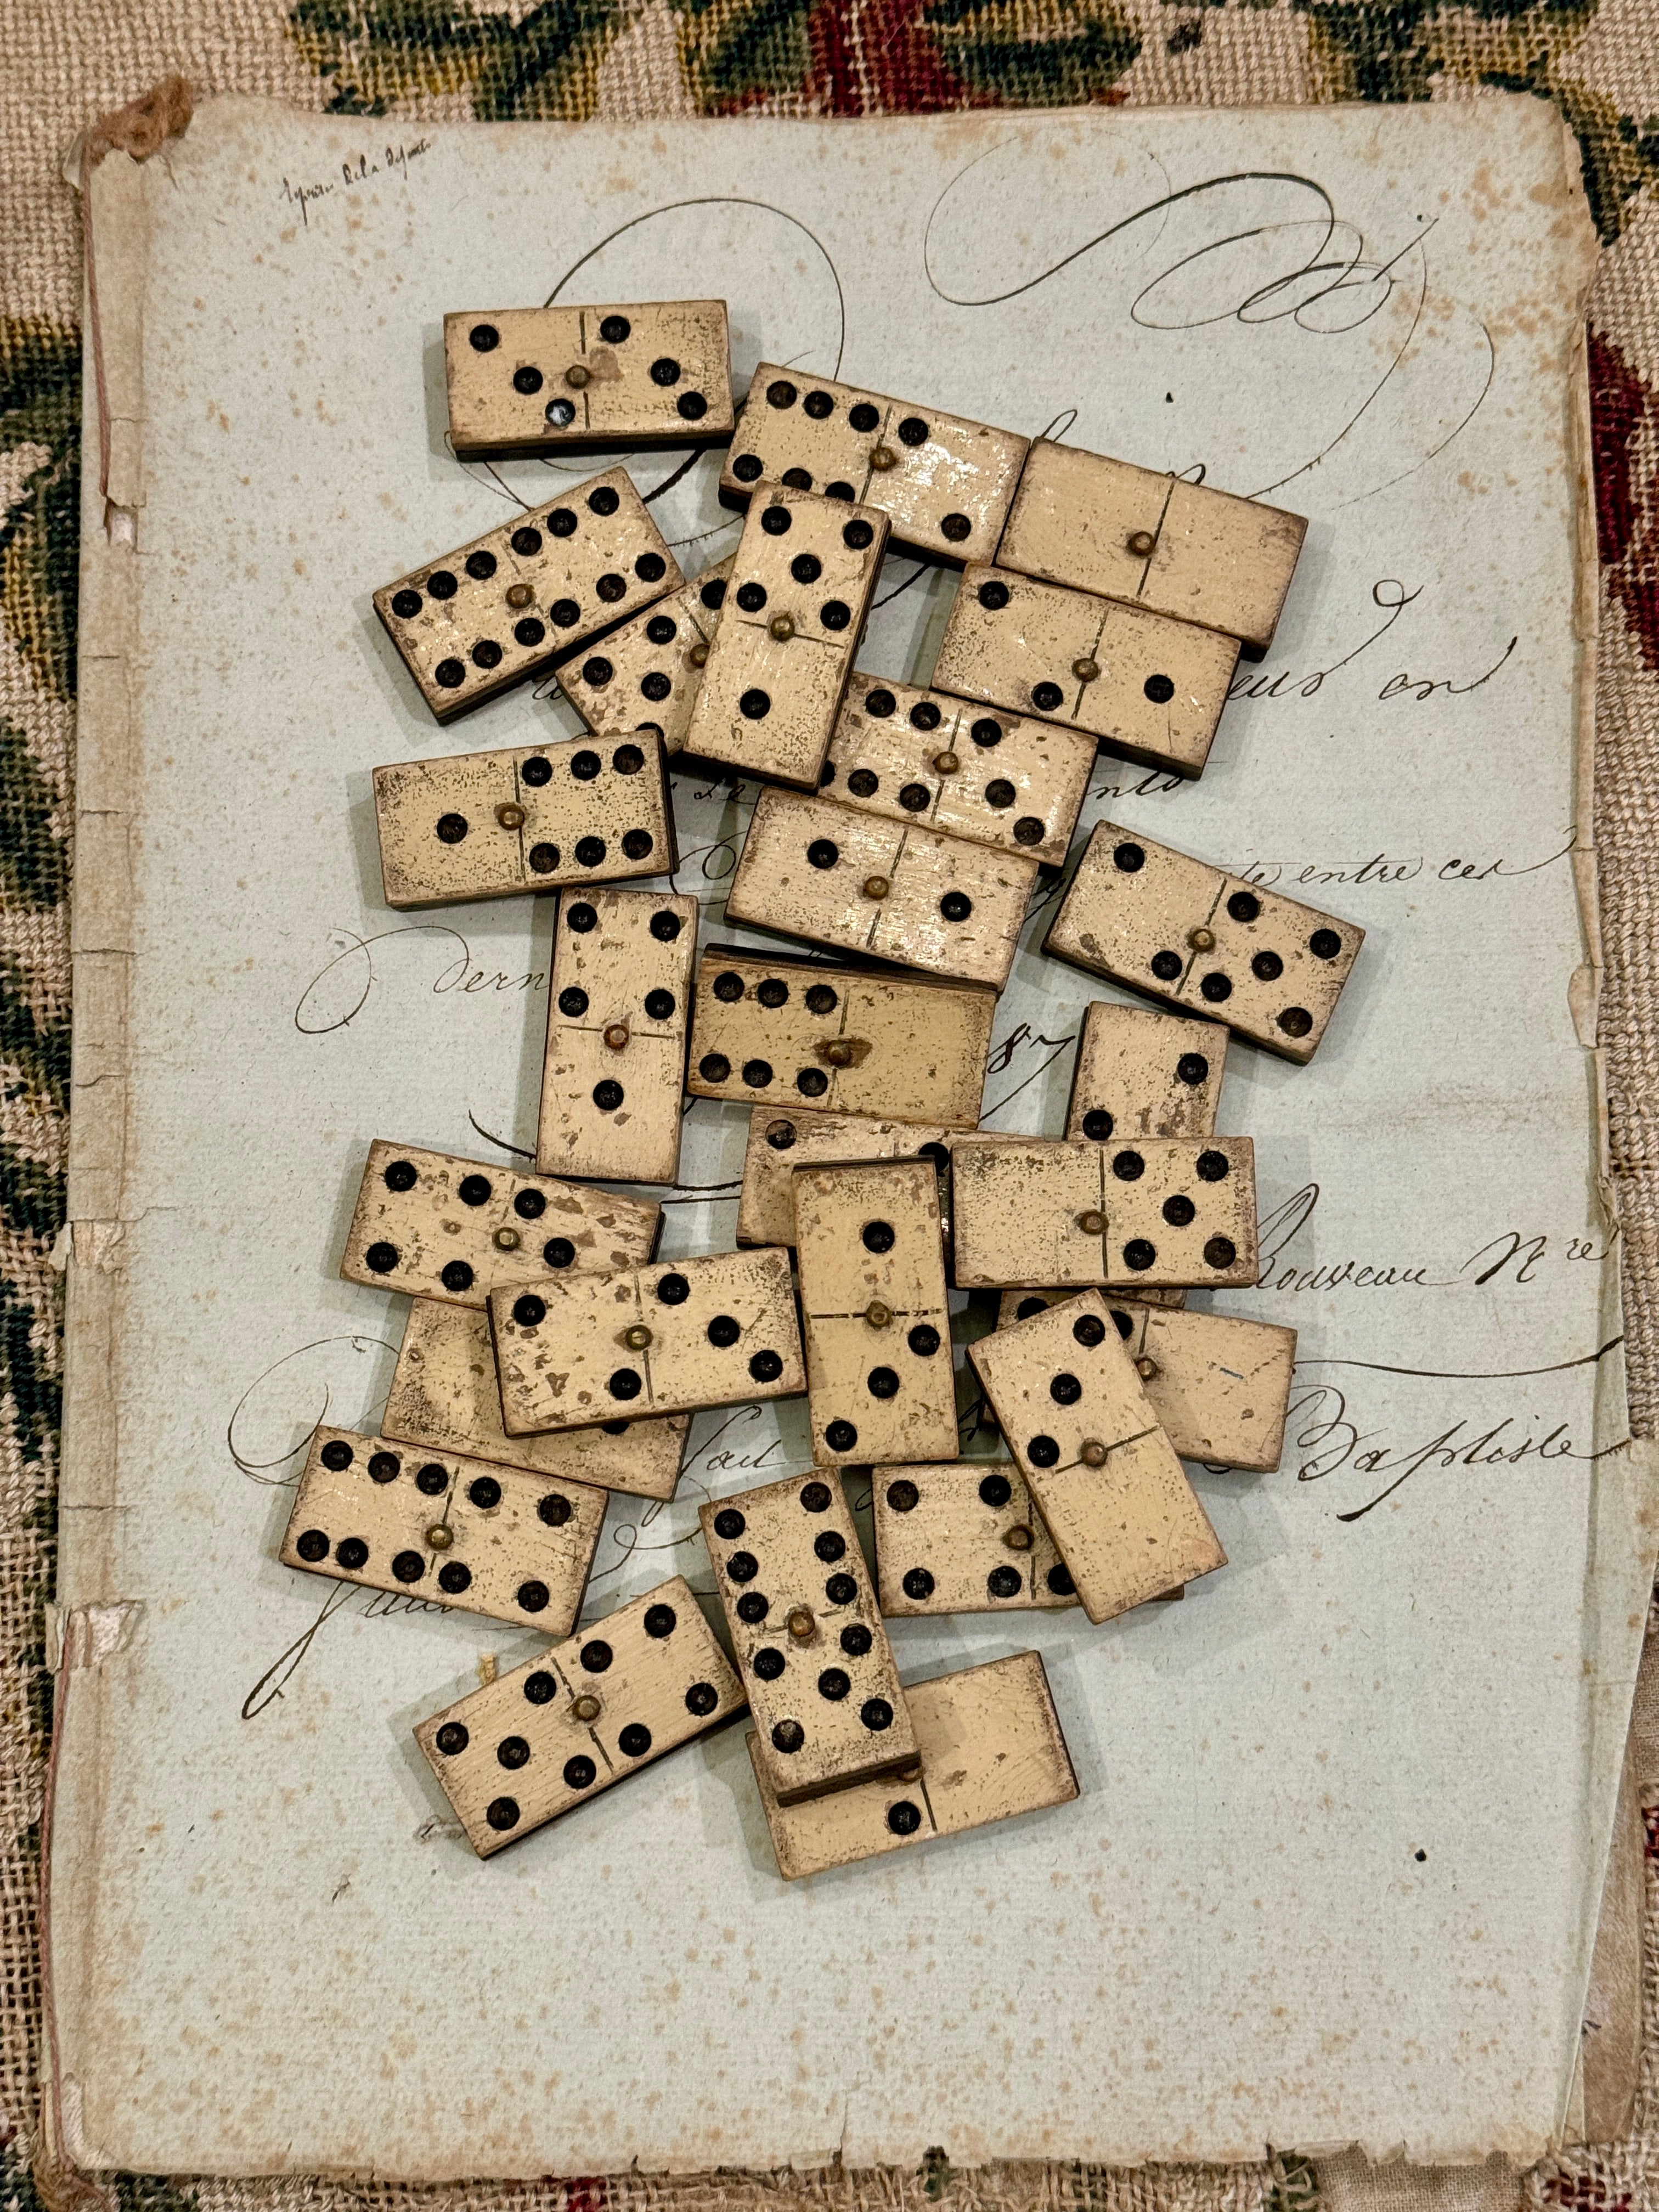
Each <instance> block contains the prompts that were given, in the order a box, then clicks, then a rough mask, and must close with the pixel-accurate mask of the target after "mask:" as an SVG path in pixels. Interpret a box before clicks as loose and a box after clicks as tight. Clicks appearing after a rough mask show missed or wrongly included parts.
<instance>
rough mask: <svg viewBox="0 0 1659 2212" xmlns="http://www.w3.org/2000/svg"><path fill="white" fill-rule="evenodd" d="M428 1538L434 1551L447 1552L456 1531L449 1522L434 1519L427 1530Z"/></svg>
mask: <svg viewBox="0 0 1659 2212" xmlns="http://www.w3.org/2000/svg"><path fill="white" fill-rule="evenodd" d="M426 1541H427V1542H428V1544H429V1545H430V1546H431V1547H432V1549H433V1550H434V1551H435V1552H447V1550H448V1549H449V1547H450V1546H451V1545H452V1544H453V1542H454V1541H455V1531H454V1530H453V1528H450V1527H449V1526H448V1525H447V1522H442V1521H435V1522H433V1524H432V1526H431V1527H430V1528H428V1530H427V1532H426Z"/></svg>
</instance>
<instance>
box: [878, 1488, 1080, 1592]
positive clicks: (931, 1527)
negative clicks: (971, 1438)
mask: <svg viewBox="0 0 1659 2212" xmlns="http://www.w3.org/2000/svg"><path fill="white" fill-rule="evenodd" d="M870 1478H871V1480H870V1503H871V1512H872V1518H873V1523H874V1534H875V1540H876V1581H877V1586H878V1589H880V1592H881V1609H882V1611H883V1613H885V1614H886V1615H887V1616H888V1617H889V1618H890V1619H892V1618H896V1617H901V1616H902V1615H905V1614H908V1613H1020V1612H1029V1611H1030V1610H1031V1608H1032V1607H1039V1608H1042V1609H1044V1610H1048V1611H1054V1610H1055V1609H1057V1608H1059V1607H1065V1606H1073V1605H1075V1604H1076V1603H1077V1586H1076V1584H1075V1583H1073V1580H1072V1576H1071V1570H1070V1569H1069V1568H1068V1567H1067V1566H1066V1562H1065V1561H1064V1559H1061V1558H1060V1553H1059V1550H1058V1548H1057V1547H1056V1546H1055V1543H1054V1538H1053V1537H1052V1536H1051V1535H1050V1534H1048V1529H1047V1528H1045V1527H1044V1525H1043V1520H1042V1515H1041V1514H1040V1513H1039V1512H1038V1511H1037V1510H1036V1506H1035V1505H1034V1504H1032V1502H1031V1493H1030V1490H1029V1489H1028V1488H1027V1487H1026V1483H1025V1478H1024V1475H1023V1474H1021V1473H1020V1471H1019V1469H1018V1468H1017V1467H1016V1466H1014V1464H1013V1463H1012V1461H1009V1460H982V1459H978V1460H958V1461H950V1462H937V1463H935V1464H934V1465H933V1466H927V1467H875V1468H871V1470H870Z"/></svg>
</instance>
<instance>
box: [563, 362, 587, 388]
mask: <svg viewBox="0 0 1659 2212" xmlns="http://www.w3.org/2000/svg"><path fill="white" fill-rule="evenodd" d="M564 380H565V382H566V383H567V384H568V386H570V389H571V390H572V391H573V392H582V391H585V390H586V387H587V386H589V385H590V384H591V383H592V377H591V376H590V375H589V374H588V372H587V371H586V369H585V368H583V367H582V365H581V363H580V362H579V361H574V362H571V364H570V366H569V368H568V369H566V371H565V373H564Z"/></svg>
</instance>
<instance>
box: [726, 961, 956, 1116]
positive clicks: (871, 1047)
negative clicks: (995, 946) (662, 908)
mask: <svg viewBox="0 0 1659 2212" xmlns="http://www.w3.org/2000/svg"><path fill="white" fill-rule="evenodd" d="M996 1012H997V1001H996V1000H995V998H994V996H993V995H992V994H991V992H990V991H989V990H987V989H985V988H982V987H978V986H975V985H970V984H965V983H949V982H944V981H937V980H933V979H930V980H928V981H925V982H924V981H920V980H917V979H915V978H908V977H905V976H902V975H896V976H893V977H891V978H889V977H887V976H885V975H874V974H871V973H869V972H867V971H866V970H863V969H855V968H835V967H831V966H830V965H829V963H822V964H820V963H818V962H817V961H811V960H807V959H805V958H804V957H802V956H801V955H800V954H799V953H776V954H764V953H756V952H753V951H738V950H737V949H736V948H732V949H729V950H728V949H727V948H726V947H723V946H720V945H710V946H709V947H708V949H707V950H706V951H704V953H703V956H702V960H701V961H700V962H699V963H698V964H697V984H696V1006H695V1008H694V1010H693V1013H692V1018H691V1053H690V1061H689V1063H688V1065H687V1068H686V1075H685V1087H686V1089H687V1090H688V1091H690V1093H691V1094H692V1096H693V1097H696V1098H726V1099H738V1100H740V1101H741V1102H742V1103H743V1104H744V1105H745V1106H750V1105H755V1104H757V1103H765V1104H767V1105H771V1104H772V1103H777V1104H778V1105H780V1106H781V1107H783V1108H785V1109H787V1111H788V1112H789V1113H791V1114H795V1113H809V1112H811V1111H813V1110H817V1112H820V1113H824V1114H833V1113H836V1112H837V1111H839V1112H841V1113H843V1114H870V1115H876V1114H884V1115H889V1116H890V1118H891V1119H892V1120H894V1121H921V1122H927V1123H933V1122H940V1121H942V1122H944V1123H945V1124H946V1125H947V1126H948V1127H951V1128H953V1129H971V1128H973V1127H974V1126H975V1123H976V1122H977V1121H978V1120H979V1114H980V1095H981V1091H982V1090H983V1089H984V1085H985V1063H986V1055H987V1053H988V1051H989V1049H990V1042H991V1024H992V1023H993V1021H994V1019H995V1018H996Z"/></svg>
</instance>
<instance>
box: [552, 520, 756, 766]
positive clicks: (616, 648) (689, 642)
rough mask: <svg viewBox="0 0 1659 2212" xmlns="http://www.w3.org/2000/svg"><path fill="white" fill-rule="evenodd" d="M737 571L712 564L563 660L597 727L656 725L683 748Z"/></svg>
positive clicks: (563, 680)
mask: <svg viewBox="0 0 1659 2212" xmlns="http://www.w3.org/2000/svg"><path fill="white" fill-rule="evenodd" d="M731 573H732V563H731V562H730V561H729V560H726V561H721V562H719V563H718V564H717V565H716V566H715V567H714V568H705V569H704V570H703V572H702V574H701V575H700V576H694V577H693V578H692V580H691V581H690V583H689V584H687V585H686V586H685V587H684V590H683V591H678V592H671V593H670V594H669V596H668V597H667V598H666V599H659V600H657V602H656V603H655V605H653V606H650V607H647V609H646V611H645V612H644V613H643V614H637V615H635V617H634V618H633V620H632V621H631V622H625V623H623V624H622V626H621V628H620V629H613V630H611V631H610V632H609V633H608V634H607V635H606V636H605V638H604V639H603V640H602V641H600V642H599V644H598V645H596V646H594V647H592V650H591V651H586V652H585V651H582V650H580V648H579V649H578V650H577V651H576V652H575V653H572V654H571V656H570V657H569V659H567V660H562V661H560V663H559V664H558V668H557V671H556V672H557V675H558V679H559V689H560V690H562V692H563V693H564V696H565V697H566V698H567V699H568V700H569V702H570V703H571V705H572V706H573V707H574V708H575V710H576V712H577V713H578V714H580V716H581V718H582V720H583V721H584V722H586V725H587V726H588V728H589V729H590V730H605V729H611V728H615V727H627V728H630V729H636V730H655V731H657V732H659V734H660V736H661V738H662V749H663V751H664V753H665V755H671V754H673V753H677V752H678V750H679V749H680V747H681V746H682V745H683V744H684V742H685V733H686V732H687V730H688V729H689V728H690V726H691V709H692V708H693V707H694V706H695V705H696V700H697V693H698V691H699V690H700V689H701V688H702V671H703V667H704V664H705V663H706V662H707V660H708V648H709V647H710V646H711V645H712V644H713V642H714V630H715V628H716V626H717V624H718V623H719V621H720V607H721V605H722V603H723V601H724V600H725V598H726V578H727V577H728V576H729V575H730V574H731Z"/></svg>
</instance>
